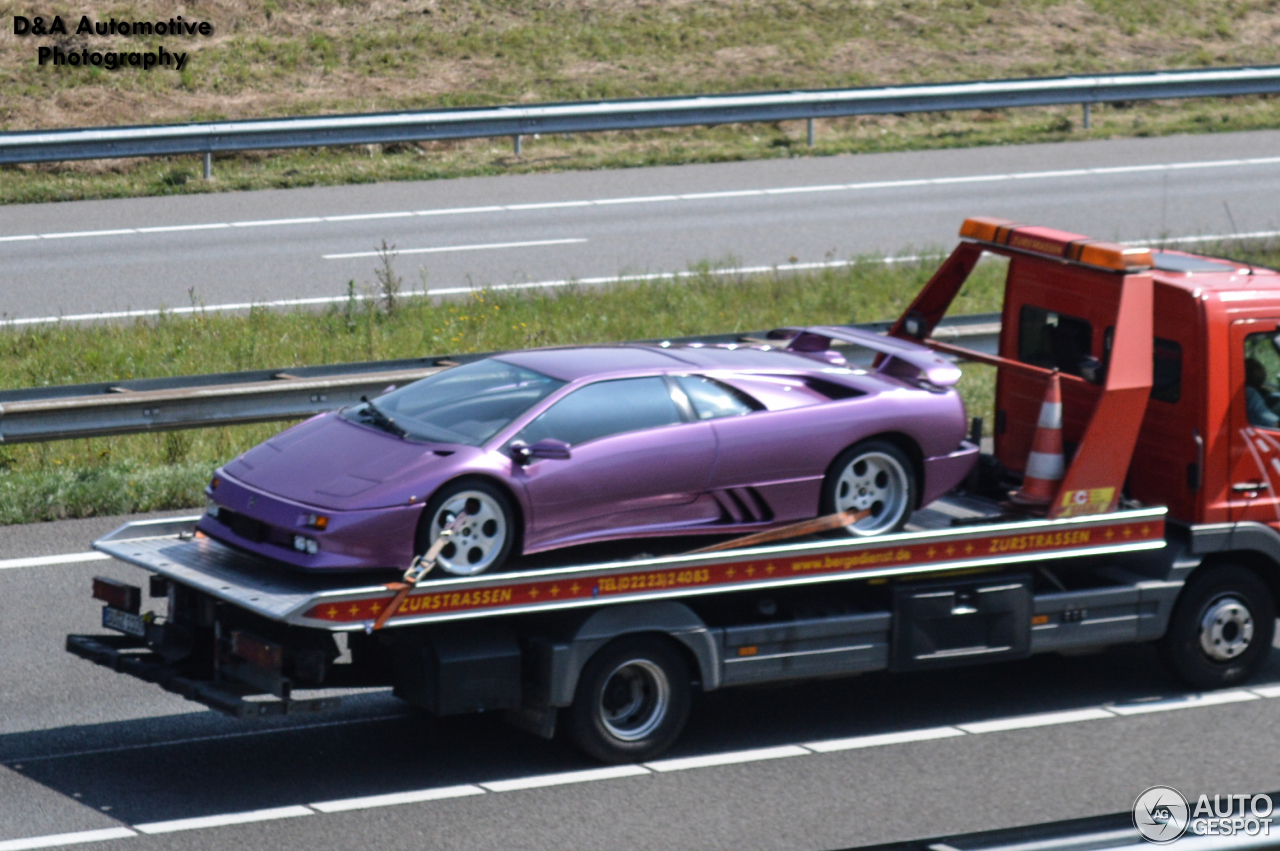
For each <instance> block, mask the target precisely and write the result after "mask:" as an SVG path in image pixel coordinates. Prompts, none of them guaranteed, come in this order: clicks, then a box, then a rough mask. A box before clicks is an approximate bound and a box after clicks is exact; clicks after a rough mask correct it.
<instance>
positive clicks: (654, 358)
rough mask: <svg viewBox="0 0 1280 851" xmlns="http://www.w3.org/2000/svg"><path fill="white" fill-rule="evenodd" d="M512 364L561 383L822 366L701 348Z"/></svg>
mask: <svg viewBox="0 0 1280 851" xmlns="http://www.w3.org/2000/svg"><path fill="white" fill-rule="evenodd" d="M499 358H500V359H501V360H503V361H505V362H507V363H511V364H515V365H516V366H522V367H524V368H526V369H532V370H533V371H535V372H540V373H542V374H543V375H549V376H551V377H552V378H558V379H560V380H561V381H578V380H580V379H583V378H592V377H596V376H603V375H608V374H610V373H620V372H637V371H643V370H667V369H679V368H680V367H681V366H688V367H692V368H694V369H786V370H794V371H797V372H812V371H814V370H815V369H818V368H820V367H821V366H822V365H821V364H818V363H815V362H814V361H813V360H811V359H810V358H806V357H802V356H800V355H794V354H790V353H788V352H782V351H779V350H777V349H772V350H769V349H760V348H755V347H750V346H735V347H732V348H730V347H728V346H701V345H698V344H696V343H695V344H693V345H684V344H674V345H672V344H667V345H620V346H574V347H565V348H556V349H533V350H531V351H521V352H508V353H505V354H502V355H499Z"/></svg>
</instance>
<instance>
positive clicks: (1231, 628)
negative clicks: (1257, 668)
mask: <svg viewBox="0 0 1280 851" xmlns="http://www.w3.org/2000/svg"><path fill="white" fill-rule="evenodd" d="M1252 640H1253V614H1252V613H1251V612H1250V611H1249V609H1248V608H1247V607H1246V606H1245V604H1244V603H1243V602H1241V601H1240V600H1239V599H1237V598H1236V597H1231V596H1224V597H1219V598H1218V599H1217V600H1214V601H1213V602H1212V603H1210V604H1209V605H1208V606H1207V607H1206V608H1205V610H1204V614H1203V615H1202V616H1201V617H1200V649H1201V650H1203V651H1204V652H1205V655H1206V656H1208V657H1209V658H1210V659H1212V660H1213V661H1215V662H1228V661H1230V660H1232V659H1234V658H1236V657H1237V656H1239V655H1240V654H1241V653H1243V652H1244V651H1246V650H1248V649H1249V642H1251V641H1252Z"/></svg>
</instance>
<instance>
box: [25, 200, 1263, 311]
mask: <svg viewBox="0 0 1280 851" xmlns="http://www.w3.org/2000/svg"><path fill="white" fill-rule="evenodd" d="M770 191H780V190H770ZM600 203H605V202H600ZM477 209H489V208H477ZM493 209H501V208H496V207H495V208H493ZM400 215H423V214H421V213H416V214H409V213H404V214H401V213H388V214H377V216H379V217H382V216H400ZM330 218H335V219H336V218H342V217H330ZM222 227H231V225H227V224H217V225H192V226H190V227H184V226H178V227H173V228H144V229H143V230H146V231H148V232H149V231H159V230H183V229H187V230H190V229H194V228H222ZM1276 236H1280V230H1269V231H1252V232H1249V233H1237V234H1212V235H1209V236H1180V237H1169V238H1167V239H1160V240H1135V241H1130V242H1125V243H1123V244H1124V245H1149V246H1160V245H1171V244H1181V243H1197V242H1220V241H1223V240H1231V239H1265V238H1270V237H1276ZM38 238H39V237H36V236H12V237H0V242H4V241H5V240H22V239H38ZM399 253H410V252H399ZM376 255H377V252H376V251H373V252H366V253H365V255H364V256H370V257H372V256H376ZM323 256H324V258H325V259H332V258H337V257H342V256H355V255H323ZM921 259H922V258H921V257H920V255H916V254H908V255H903V256H900V257H874V258H866V257H863V258H856V259H853V260H831V261H826V262H822V263H780V264H775V265H772V266H740V267H737V268H733V269H711V270H709V271H708V272H707V273H706V274H711V275H756V274H762V273H768V272H803V271H807V270H812V269H836V268H844V267H848V266H855V265H857V264H858V263H866V262H870V263H916V262H918V261H920V260H921ZM701 274H703V272H701V271H683V272H650V273H648V274H643V275H603V276H600V277H592V278H561V279H558V280H552V281H530V282H526V283H518V284H493V285H490V286H479V287H442V288H438V289H433V290H414V291H411V292H406V293H404V295H406V296H445V295H465V294H466V293H474V292H486V291H488V292H502V291H506V290H530V289H555V288H557V287H568V286H599V285H601V284H625V283H634V282H638V281H657V280H662V279H670V280H673V281H675V280H680V279H683V278H690V277H693V276H696V275H701ZM373 297H374V296H367V295H364V294H363V293H356V294H355V295H354V296H346V295H341V296H319V297H315V298H282V299H274V300H271V301H243V302H230V303H227V304H209V305H201V306H199V307H172V308H148V309H144V310H115V311H104V312H102V313H72V314H66V315H63V316H35V317H25V318H17V319H3V320H0V328H3V327H5V326H14V327H17V326H24V325H52V324H55V323H58V322H97V321H102V320H107V319H142V318H147V317H153V316H160V315H161V314H165V315H171V316H183V315H187V314H191V313H201V312H205V311H208V312H210V313H221V312H226V311H236V310H249V309H250V308H253V307H310V306H316V305H326V304H339V303H341V302H345V301H349V300H351V299H352V298H354V299H355V300H356V301H365V300H366V299H368V298H373Z"/></svg>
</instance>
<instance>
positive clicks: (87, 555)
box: [0, 550, 111, 570]
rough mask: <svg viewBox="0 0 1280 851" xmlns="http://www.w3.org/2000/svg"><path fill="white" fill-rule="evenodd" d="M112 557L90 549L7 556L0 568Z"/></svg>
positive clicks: (0, 563)
mask: <svg viewBox="0 0 1280 851" xmlns="http://www.w3.org/2000/svg"><path fill="white" fill-rule="evenodd" d="M106 558H111V556H109V555H107V554H106V553H100V552H95V551H94V550H89V551H87V552H83V553H63V554H62V555H56V556H32V557H31V558H7V559H3V560H0V570H14V569H16V568H19V567H44V566H46V565H52V564H79V563H80V562H82V561H102V560H103V559H106Z"/></svg>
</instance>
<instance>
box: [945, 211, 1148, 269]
mask: <svg viewBox="0 0 1280 851" xmlns="http://www.w3.org/2000/svg"><path fill="white" fill-rule="evenodd" d="M960 236H962V237H965V238H967V239H975V240H978V241H979V242H989V243H992V244H993V245H1005V246H1008V247H1009V248H1017V249H1020V250H1022V251H1029V252H1031V253H1033V254H1043V255H1045V256H1046V257H1054V258H1057V259H1059V260H1071V261H1074V262H1076V263H1083V264H1085V265H1086V266H1096V267H1098V268H1100V269H1109V270H1111V271H1113V272H1136V271H1139V270H1141V269H1149V268H1151V266H1152V259H1151V249H1150V248H1134V247H1131V246H1127V245H1120V244H1118V243H1115V242H1102V241H1099V240H1094V239H1090V238H1089V237H1087V236H1080V235H1079V234H1075V233H1067V232H1066V231H1061V230H1053V229H1051V228H1039V227H1029V226H1027V225H1020V224H1018V223H1017V222H1011V221H1008V220H1007V219H991V218H977V217H976V218H972V219H965V220H964V224H963V225H961V226H960Z"/></svg>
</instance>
